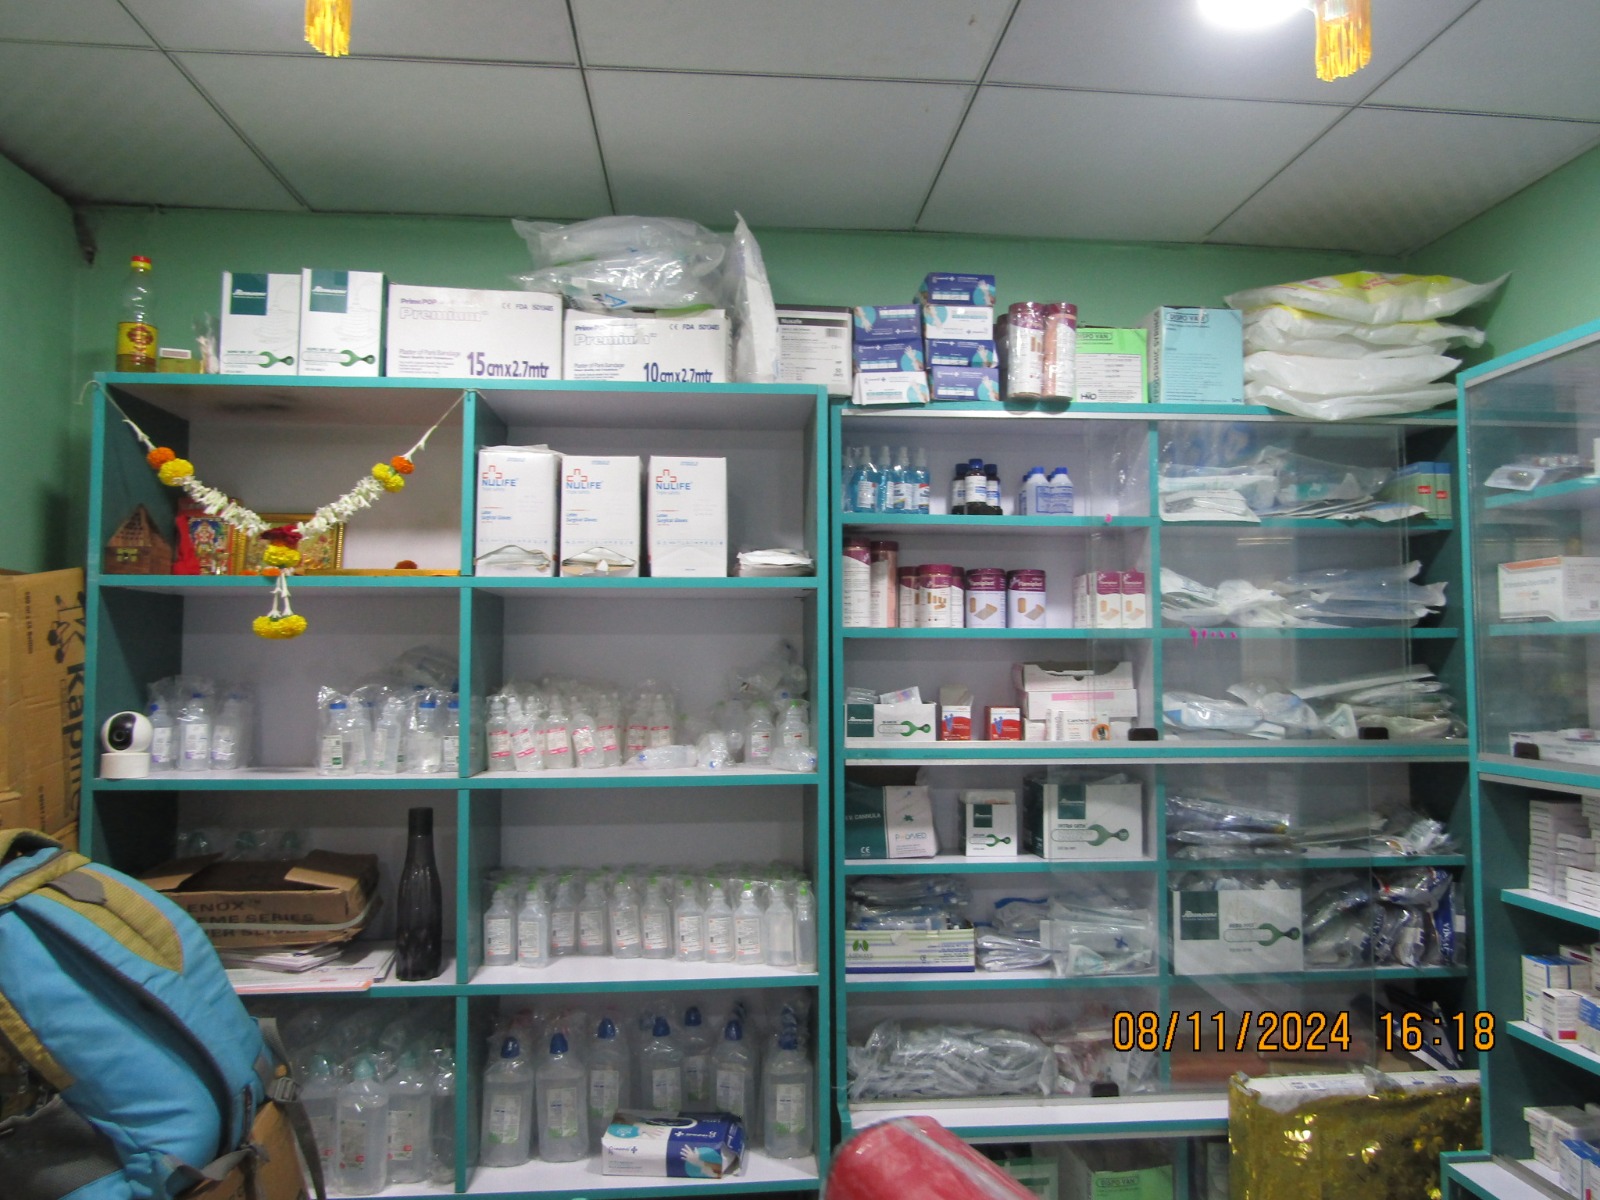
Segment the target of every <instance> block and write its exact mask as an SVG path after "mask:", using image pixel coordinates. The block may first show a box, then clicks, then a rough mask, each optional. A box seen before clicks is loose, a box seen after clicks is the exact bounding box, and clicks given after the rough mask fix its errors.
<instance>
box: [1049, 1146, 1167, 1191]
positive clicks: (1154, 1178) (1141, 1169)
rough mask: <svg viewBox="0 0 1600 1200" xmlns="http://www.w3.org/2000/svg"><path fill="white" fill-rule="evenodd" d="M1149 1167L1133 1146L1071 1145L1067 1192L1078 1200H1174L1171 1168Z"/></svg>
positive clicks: (1066, 1162)
mask: <svg viewBox="0 0 1600 1200" xmlns="http://www.w3.org/2000/svg"><path fill="white" fill-rule="evenodd" d="M1147 1163H1149V1152H1148V1151H1141V1150H1140V1149H1139V1148H1137V1147H1133V1146H1126V1147H1124V1146H1119V1145H1116V1144H1111V1145H1081V1144H1076V1143H1070V1144H1069V1145H1068V1146H1067V1153H1066V1156H1065V1159H1064V1162H1063V1167H1064V1173H1065V1175H1066V1191H1067V1194H1068V1195H1069V1196H1073V1197H1076V1198H1077V1200H1172V1197H1173V1194H1174V1193H1173V1190H1172V1189H1173V1183H1172V1164H1171V1163H1159V1164H1155V1165H1142V1164H1147Z"/></svg>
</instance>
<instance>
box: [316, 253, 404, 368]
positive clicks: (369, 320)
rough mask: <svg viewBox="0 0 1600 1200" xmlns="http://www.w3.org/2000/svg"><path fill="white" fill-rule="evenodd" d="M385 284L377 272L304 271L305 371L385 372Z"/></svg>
mask: <svg viewBox="0 0 1600 1200" xmlns="http://www.w3.org/2000/svg"><path fill="white" fill-rule="evenodd" d="M383 283H384V280H383V276H382V275H381V274H379V273H378V272H376V271H320V270H317V271H314V270H304V271H301V272H300V364H299V365H300V374H302V375H336V376H375V375H377V374H379V373H380V370H381V368H382V366H383V294H384V288H383Z"/></svg>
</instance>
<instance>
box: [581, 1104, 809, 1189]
mask: <svg viewBox="0 0 1600 1200" xmlns="http://www.w3.org/2000/svg"><path fill="white" fill-rule="evenodd" d="M806 1115H807V1117H809V1116H810V1114H809V1113H808V1114H806ZM743 1156H744V1126H743V1125H742V1124H741V1123H740V1121H739V1118H738V1117H735V1116H733V1115H732V1114H731V1113H685V1114H683V1115H682V1116H679V1115H677V1114H672V1115H666V1114H661V1113H643V1112H619V1113H618V1114H617V1115H616V1116H615V1117H613V1118H612V1119H611V1125H610V1127H609V1128H608V1129H607V1130H606V1131H605V1134H604V1135H603V1136H602V1137H601V1139H600V1173H601V1174H602V1175H628V1176H636V1177H641V1178H648V1177H660V1176H665V1177H670V1178H674V1179H721V1178H722V1177H723V1176H725V1175H732V1174H733V1173H734V1172H736V1171H737V1170H738V1169H739V1162H740V1160H741V1159H742V1157H743Z"/></svg>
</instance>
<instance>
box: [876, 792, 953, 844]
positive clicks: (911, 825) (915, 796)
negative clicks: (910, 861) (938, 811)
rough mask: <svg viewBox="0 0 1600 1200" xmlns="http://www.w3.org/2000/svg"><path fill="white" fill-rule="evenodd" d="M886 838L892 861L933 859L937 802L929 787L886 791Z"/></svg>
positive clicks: (884, 801)
mask: <svg viewBox="0 0 1600 1200" xmlns="http://www.w3.org/2000/svg"><path fill="white" fill-rule="evenodd" d="M883 835H884V842H885V843H886V847H887V849H888V853H889V857H890V858H933V857H934V856H936V855H937V854H938V853H939V841H938V838H937V837H936V836H935V834H934V829H933V799H932V797H931V796H930V795H929V794H928V789H927V788H925V787H917V786H908V787H886V788H884V789H883Z"/></svg>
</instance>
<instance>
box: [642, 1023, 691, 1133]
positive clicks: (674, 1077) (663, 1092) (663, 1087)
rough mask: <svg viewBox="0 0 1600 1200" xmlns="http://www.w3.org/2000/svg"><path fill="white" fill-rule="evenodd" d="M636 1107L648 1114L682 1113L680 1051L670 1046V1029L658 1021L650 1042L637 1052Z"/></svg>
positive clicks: (681, 1064) (668, 1025) (681, 1053)
mask: <svg viewBox="0 0 1600 1200" xmlns="http://www.w3.org/2000/svg"><path fill="white" fill-rule="evenodd" d="M639 1103H640V1104H641V1105H642V1106H643V1107H645V1108H647V1109H649V1110H650V1111H651V1112H666V1113H677V1112H681V1111H682V1110H683V1051H682V1050H680V1049H678V1047H677V1046H675V1045H673V1044H672V1026H671V1025H670V1024H668V1023H667V1019H666V1018H665V1017H657V1018H656V1020H655V1025H654V1026H653V1027H652V1029H651V1031H650V1040H649V1041H648V1042H646V1043H645V1044H644V1047H643V1049H641V1050H640V1051H639Z"/></svg>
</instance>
